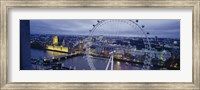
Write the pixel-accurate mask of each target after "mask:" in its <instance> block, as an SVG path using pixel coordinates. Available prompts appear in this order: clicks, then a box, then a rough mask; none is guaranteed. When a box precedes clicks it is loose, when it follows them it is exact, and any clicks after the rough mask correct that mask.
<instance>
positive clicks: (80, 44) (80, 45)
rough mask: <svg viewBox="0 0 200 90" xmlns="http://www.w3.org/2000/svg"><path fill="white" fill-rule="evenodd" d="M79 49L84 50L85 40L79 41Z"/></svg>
mask: <svg viewBox="0 0 200 90" xmlns="http://www.w3.org/2000/svg"><path fill="white" fill-rule="evenodd" d="M79 49H80V51H83V41H80V43H79Z"/></svg>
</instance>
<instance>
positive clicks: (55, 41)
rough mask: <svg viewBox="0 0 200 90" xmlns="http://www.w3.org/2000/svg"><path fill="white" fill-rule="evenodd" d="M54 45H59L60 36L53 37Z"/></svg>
mask: <svg viewBox="0 0 200 90" xmlns="http://www.w3.org/2000/svg"><path fill="white" fill-rule="evenodd" d="M53 45H58V36H54V37H53Z"/></svg>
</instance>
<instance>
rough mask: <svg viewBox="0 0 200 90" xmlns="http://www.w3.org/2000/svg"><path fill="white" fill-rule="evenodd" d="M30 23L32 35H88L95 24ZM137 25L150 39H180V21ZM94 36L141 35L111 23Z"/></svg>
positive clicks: (86, 22)
mask: <svg viewBox="0 0 200 90" xmlns="http://www.w3.org/2000/svg"><path fill="white" fill-rule="evenodd" d="M30 23H31V24H30V27H31V33H32V34H63V35H73V34H82V35H88V34H89V30H91V29H92V28H93V26H92V25H95V24H97V20H93V19H91V20H90V19H80V20H79V19H72V20H70V19H67V20H30ZM138 24H139V25H140V26H141V25H145V28H144V31H145V32H149V33H150V36H151V37H155V36H158V37H166V38H180V20H173V19H169V20H168V19H144V20H143V19H142V20H139V22H138ZM94 34H107V35H109V34H110V35H114V34H116V35H124V36H131V35H132V36H138V34H142V33H141V32H140V31H139V30H138V28H136V27H132V26H130V25H128V24H126V23H119V22H113V23H107V24H105V25H102V26H101V27H99V30H96V31H95V33H94Z"/></svg>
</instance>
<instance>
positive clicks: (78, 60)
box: [31, 49, 142, 70]
mask: <svg viewBox="0 0 200 90" xmlns="http://www.w3.org/2000/svg"><path fill="white" fill-rule="evenodd" d="M59 55H65V53H61V52H55V51H46V50H37V49H31V58H41V57H42V58H44V57H53V56H59ZM90 60H91V61H92V62H93V64H94V66H95V68H96V70H105V68H106V65H107V62H108V59H106V58H104V59H102V58H101V59H100V58H91V59H90ZM62 63H63V65H64V67H67V68H73V69H76V70H90V67H89V65H88V62H87V58H86V56H77V57H73V58H68V59H67V60H64V61H63V62H62ZM141 68H142V65H139V64H134V63H130V62H124V61H114V70H139V69H141Z"/></svg>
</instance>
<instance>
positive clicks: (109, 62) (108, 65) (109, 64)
mask: <svg viewBox="0 0 200 90" xmlns="http://www.w3.org/2000/svg"><path fill="white" fill-rule="evenodd" d="M111 58H112V57H111ZM111 58H109V61H108V64H107V66H106V70H108V67H109V66H110V62H111Z"/></svg>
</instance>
